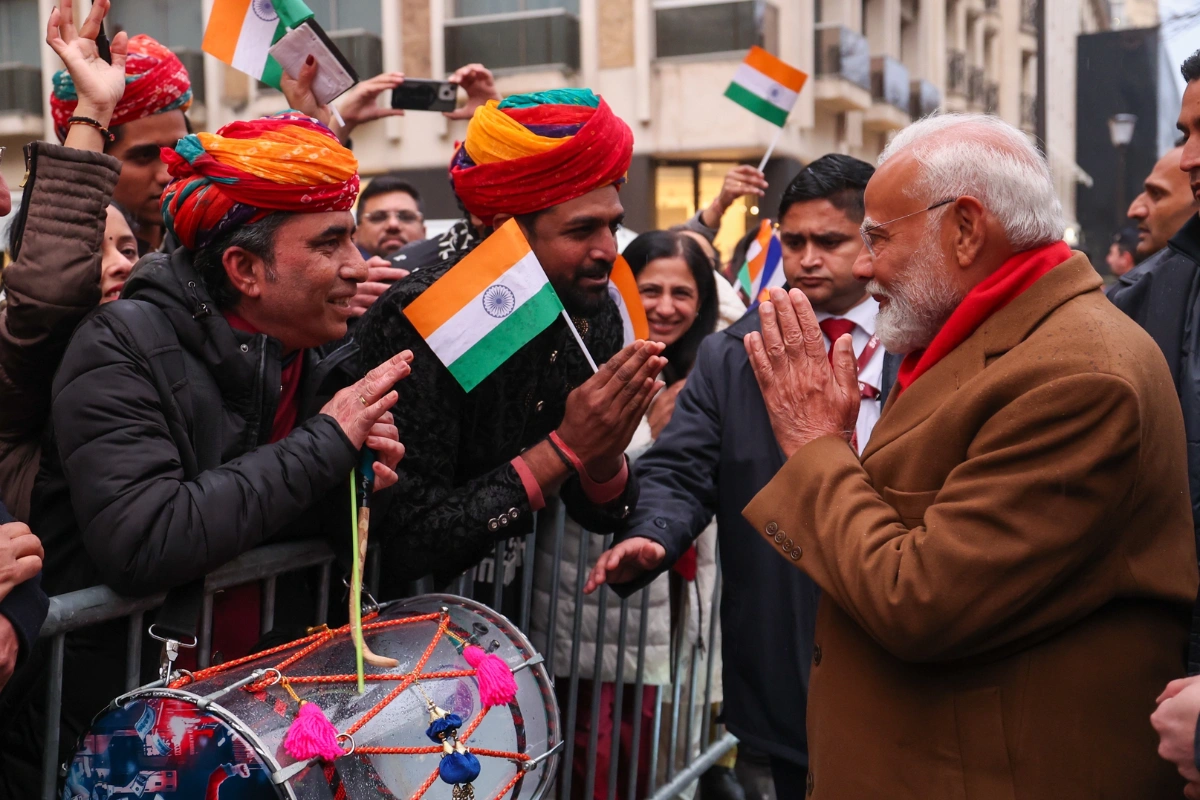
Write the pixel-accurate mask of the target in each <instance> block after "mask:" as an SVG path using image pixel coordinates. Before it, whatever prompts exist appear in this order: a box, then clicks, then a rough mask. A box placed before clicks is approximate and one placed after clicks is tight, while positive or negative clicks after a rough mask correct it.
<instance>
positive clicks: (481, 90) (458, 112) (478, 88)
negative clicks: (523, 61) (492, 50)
mask: <svg viewBox="0 0 1200 800" xmlns="http://www.w3.org/2000/svg"><path fill="white" fill-rule="evenodd" d="M447 80H448V81H450V83H457V84H458V85H459V86H461V87H462V90H463V91H464V92H466V93H467V102H466V104H465V105H463V106H462V107H461V108H456V109H454V110H453V111H447V112H445V114H444V115H445V116H446V117H447V118H448V119H470V118H471V117H472V115H474V114H475V109H477V108H479V107H480V106H481V105H484V104H485V103H487V101H488V100H501V99H503V98H502V97H501V96H500V92H499V90H498V89H496V79H495V77H494V76H493V75H492V71H491V70H490V69H488V68H487V67H485V66H484V65H483V64H467V65H466V66H464V67H459V68H458V69H457V70H455V71H454V74H453V75H451V76H450V77H449V78H447Z"/></svg>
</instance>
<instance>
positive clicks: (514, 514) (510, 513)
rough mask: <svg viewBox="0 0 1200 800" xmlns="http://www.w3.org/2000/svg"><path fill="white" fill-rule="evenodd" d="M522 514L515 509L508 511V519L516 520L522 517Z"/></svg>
mask: <svg viewBox="0 0 1200 800" xmlns="http://www.w3.org/2000/svg"><path fill="white" fill-rule="evenodd" d="M520 513H521V512H519V511H517V510H516V509H515V508H510V509H509V510H508V518H509V519H512V520H515V519H516V518H517V517H518V516H519V515H520Z"/></svg>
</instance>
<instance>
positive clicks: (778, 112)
mask: <svg viewBox="0 0 1200 800" xmlns="http://www.w3.org/2000/svg"><path fill="white" fill-rule="evenodd" d="M806 80H808V76H807V75H805V74H804V73H803V72H801V71H800V70H798V69H796V68H795V67H792V66H789V65H787V64H785V63H783V62H782V61H780V60H779V59H778V58H776V57H775V56H773V55H771V54H770V53H768V52H767V51H766V50H763V49H762V48H761V47H759V46H757V45H755V46H754V47H751V48H750V52H749V53H748V54H747V55H746V60H745V61H743V62H742V64H741V66H739V67H738V68H737V72H735V73H733V82H732V83H730V84H729V88H728V89H726V90H725V96H726V97H728V98H729V99H730V100H732V101H733V102H735V103H737V104H738V105H739V106H741V107H742V108H745V109H746V110H747V111H750V112H752V113H754V114H757V115H758V116H760V117H762V118H763V119H765V120H766V121H767V122H770V123H771V124H773V125H778V126H779V127H781V128H782V127H783V124H784V123H785V122H787V118H788V114H789V113H790V112H791V110H792V106H794V105H796V96H797V95H799V94H800V90H801V89H802V88H804V82H805V81H806Z"/></svg>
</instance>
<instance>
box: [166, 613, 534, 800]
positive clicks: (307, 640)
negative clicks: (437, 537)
mask: <svg viewBox="0 0 1200 800" xmlns="http://www.w3.org/2000/svg"><path fill="white" fill-rule="evenodd" d="M377 616H378V614H377V613H373V614H370V615H368V616H367V617H366V618H365V619H364V624H363V626H362V630H363V635H364V636H365V635H366V634H367V633H370V632H372V631H377V630H383V629H386V628H393V627H396V626H398V625H411V624H414V623H418V622H433V621H436V622H437V623H438V627H437V630H436V631H435V632H434V634H433V638H432V639H431V640H430V642H429V645H428V646H427V647H426V648H425V651H424V652H423V653H421V657H420V658H419V659H418V660H417V663H416V665H415V666H414V668H413V670H412V672H405V673H399V674H393V675H388V674H376V675H367V676H366V680H367V681H370V682H383V681H398V682H399V685H397V686H396V687H395V688H394V689H392V690H391V691H390V692H388V693H387V694H386V695H385V696H384V697H383V699H382V700H380V701H379V702H378V703H376V704H375V705H374V706H372V707H371V708H369V709H367V711H366V713H365V714H364V715H363V716H362V717H361V718H360V719H359V720H358V721H357V722H355V723H354V724H353V725H351V726H350V727H349V728H347V729H346V730H345V732H344V734H343V735H344V736H353V735H354V734H355V733H357V732H358V731H360V730H362V728H363V726H365V725H366V724H367V723H368V722H370V721H371V720H372V719H374V718H375V716H376V715H377V714H379V712H381V711H383V709H384V708H386V707H387V706H388V705H389V704H391V702H392V701H393V700H395V699H396V698H397V697H399V696H400V695H401V694H402V693H403V692H404V691H405V690H407V689H408V688H409V687H410V686H412V685H413V684H414V683H416V682H417V680H418V679H421V680H426V681H428V680H436V679H443V678H465V677H472V676H475V675H476V670H474V669H464V670H449V671H442V672H430V673H424V672H423V670H424V669H425V665H426V663H428V661H429V659H430V658H431V657H432V656H433V651H434V650H435V649H436V648H437V645H438V642H439V641H441V639H442V636H444V635H445V636H450V637H452V638H457V637H454V635H453V634H450V633H449V632H448V628H449V625H450V615H449V613H447V612H444V611H443V612H440V613H439V612H434V613H429V614H418V615H415V616H411V617H402V618H400V619H392V620H384V621H382V622H370V623H368V622H366V620H368V619H373V618H375V617H377ZM349 635H350V625H343V626H342V627H340V628H330V629H327V630H323V631H319V632H317V633H314V634H310V635H309V636H305V637H303V638H301V639H296V640H295V641H293V642H288V643H287V644H282V645H279V646H278V647H272V648H270V649H268V650H263V651H262V652H260V653H253V654H251V655H248V656H244V657H242V658H235V659H233V660H232V661H226V662H225V663H223V664H218V665H215V666H212V667H206V668H204V669H200V670H196V671H195V672H194V673H190V674H188V675H185V676H183V677H180V678H176V679H175V680H174V681H172V682H171V683H170V688H172V689H179V688H182V687H184V686H187V685H188V684H190V683H193V682H195V681H198V680H203V679H205V678H209V677H212V676H214V675H219V674H221V673H222V672H226V671H228V670H230V669H233V668H234V667H238V666H241V665H242V664H247V663H249V662H251V661H258V660H259V659H262V658H266V657H269V656H273V655H278V654H279V653H284V652H286V651H288V650H290V649H292V648H294V647H300V649H299V650H297V651H296V652H295V653H292V654H291V655H290V656H288V657H287V658H285V659H284V660H282V661H280V662H279V663H278V664H277V665H275V666H274V667H272V668H269V669H266V673H267V674H266V675H265V676H264V677H263V678H262V679H260V680H258V681H256V682H254V683H250V684H247V685H246V686H243V687H242V690H243V691H245V692H248V693H250V694H254V693H257V692H261V691H264V690H266V689H267V688H268V687H271V686H274V685H275V684H277V683H282V682H287V683H293V684H322V683H357V682H358V675H356V674H353V673H351V674H348V675H284V674H283V670H284V669H286V668H287V667H290V666H292V665H293V664H295V663H296V662H297V661H299V660H300V659H302V658H304V657H305V656H307V655H310V654H312V653H314V652H316V651H317V650H318V649H319V648H320V647H321V645H323V644H325V643H327V642H329V641H331V640H333V639H335V638H337V637H338V636H349ZM271 673H274V674H273V675H272V674H271ZM490 710H491V706H484V707H482V708H481V709H480V711H479V714H478V715H476V716H475V718H474V719H472V720H471V721H470V722H469V723H468V724H467V725H466V727H465V728H464V729H463V732H462V734H461V735H460V736H459V737H458V738H459V740H460V741H464V742H465V741H466V740H467V738H468V737H470V735H471V734H472V733H474V732H475V730H476V728H478V727H479V725H480V723H482V722H483V718H484V717H485V716H486V715H487V713H488V711H490ZM440 752H442V748H441V747H437V746H433V747H371V746H363V747H354V749H353V753H354V754H355V755H432V754H435V753H440ZM471 752H472V753H474V754H476V755H480V756H486V757H490V758H498V759H503V760H506V761H513V762H515V763H516V764H518V768H517V772H516V774H515V775H513V777H512V779H511V780H510V781H509V782H508V783H507V784H506V785H505V786H504V788H502V789H501V790H500V791H499V792H498V793H497V794H496V795H494V800H501V798H503V797H504V796H505V795H506V794H508V792H509V790H511V789H512V788H513V787H514V786H515V785H516V784H517V782H518V781H519V780H520V779H521V778H522V777H523V776H524V774H525V771H524V768H523V767H522V766H521V765H522V764H524V763H525V762H528V761H530V760H531V759H530V757H529V755H528V754H526V753H510V752H507V751H504V750H485V749H476V748H471ZM439 774H440V769H436V768H435V769H434V771H433V774H431V775H430V776H429V778H428V779H426V781H425V782H424V783H423V784H421V786H419V787H418V788H417V791H416V792H415V793H413V795H412V796H411V797H410V798H409V800H420V798H421V797H423V796H424V794H425V792H427V791H429V789H430V787H431V786H433V784H434V783H436V782H437V779H438V775H439Z"/></svg>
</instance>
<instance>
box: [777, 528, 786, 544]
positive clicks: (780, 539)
mask: <svg viewBox="0 0 1200 800" xmlns="http://www.w3.org/2000/svg"><path fill="white" fill-rule="evenodd" d="M786 538H787V537H786V536H784V534H783V531H775V544H783V540H784V539H786Z"/></svg>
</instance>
